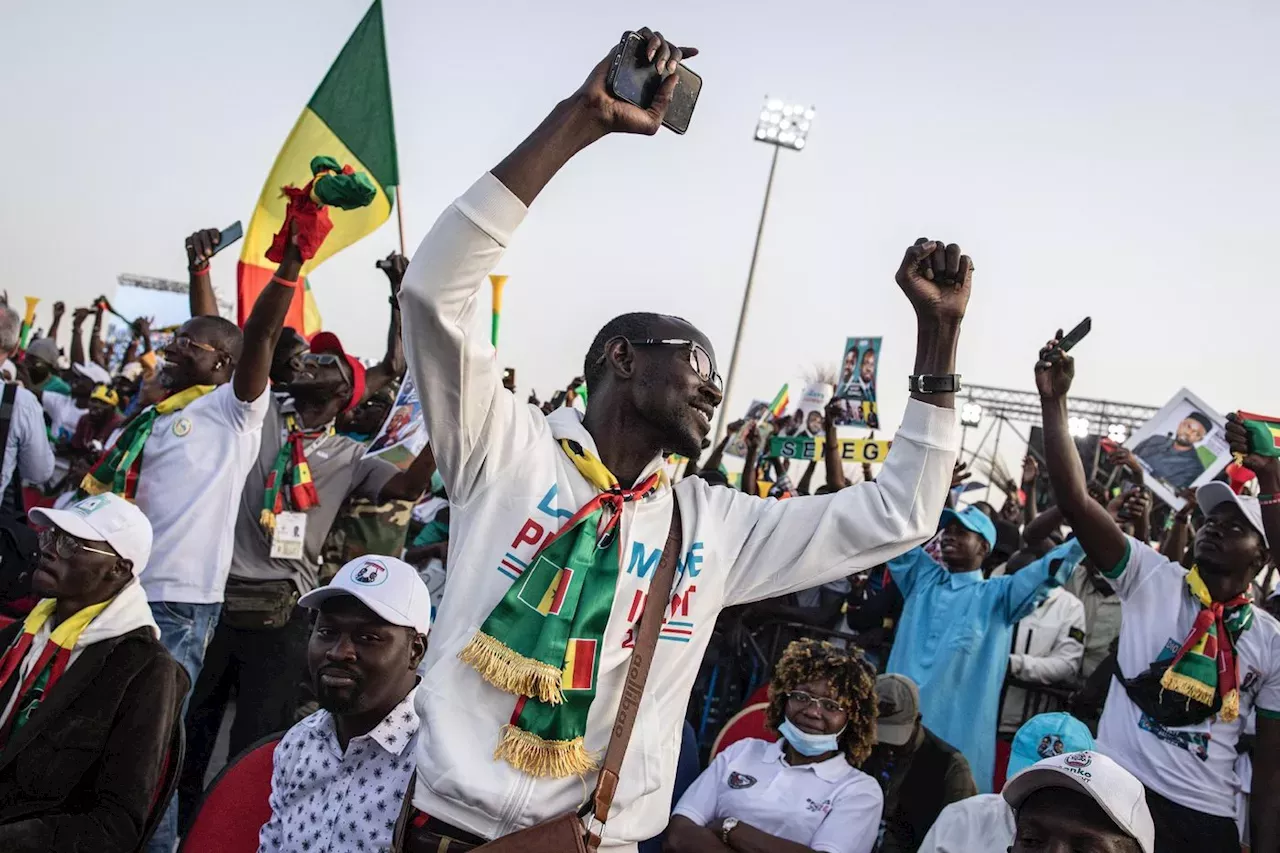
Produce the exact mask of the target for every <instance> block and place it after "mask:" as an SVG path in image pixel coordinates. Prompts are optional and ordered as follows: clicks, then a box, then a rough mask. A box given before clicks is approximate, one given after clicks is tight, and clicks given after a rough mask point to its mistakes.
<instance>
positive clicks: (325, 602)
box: [258, 555, 431, 853]
mask: <svg viewBox="0 0 1280 853" xmlns="http://www.w3.org/2000/svg"><path fill="white" fill-rule="evenodd" d="M301 603H302V605H303V606H304V607H308V608H311V609H313V610H318V611H319V615H318V616H317V618H316V624H315V627H314V628H313V629H312V631H311V637H310V640H309V641H308V643H307V667H308V669H309V670H310V674H311V681H312V686H313V688H314V690H315V694H316V697H317V698H318V699H319V701H320V708H321V710H319V711H316V712H315V713H314V714H312V715H311V716H309V717H307V718H306V719H304V720H302V721H301V722H300V723H298V724H297V725H296V726H294V727H293V728H291V729H289V731H288V732H287V733H286V734H285V736H284V737H283V738H282V739H281V740H280V743H279V744H278V745H277V746H276V750H275V756H274V759H273V761H274V770H273V772H272V775H271V817H270V819H269V820H268V821H267V822H266V824H264V825H263V827H262V831H261V832H260V833H259V835H258V851H259V853H296V851H299V850H335V851H336V850H353V851H354V850H368V851H375V850H389V849H390V848H391V836H392V830H393V828H394V826H395V822H396V816H397V815H398V814H399V812H400V804H401V802H402V801H403V799H404V796H405V792H406V790H407V789H408V787H409V779H410V777H411V776H412V775H413V746H414V743H415V742H416V740H417V734H418V714H417V712H416V711H415V710H414V707H413V700H414V695H415V694H416V692H417V690H416V684H417V676H416V671H417V668H418V664H419V663H421V661H422V656H423V654H424V652H425V651H426V642H427V632H428V631H429V630H430V620H431V596H430V594H429V593H428V592H427V587H426V584H424V583H423V582H422V581H421V579H419V578H418V573H417V572H416V571H414V569H413V567H412V566H410V565H409V564H408V563H404V562H402V561H400V560H397V559H395V558H394V557H380V556H376V555H369V556H365V557H361V558H359V559H357V560H353V561H351V562H350V563H348V564H347V565H345V566H343V567H342V568H341V569H340V570H339V571H338V574H337V575H336V576H335V577H334V579H333V581H332V583H330V584H329V585H328V586H326V587H322V588H320V589H317V590H315V591H313V592H311V593H308V594H307V595H306V596H304V597H303V598H302V602H301Z"/></svg>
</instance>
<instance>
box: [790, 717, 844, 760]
mask: <svg viewBox="0 0 1280 853" xmlns="http://www.w3.org/2000/svg"><path fill="white" fill-rule="evenodd" d="M843 733H844V729H841V730H840V731H838V732H836V733H835V734H833V735H811V734H809V733H808V732H802V731H800V729H798V728H796V727H795V726H794V725H793V724H792V722H791V721H790V720H788V719H786V718H783V720H782V725H780V726H778V734H780V735H782V736H783V737H784V738H786V741H787V743H789V744H791V746H792V748H794V749H795V751H796V752H798V753H800V754H801V755H803V756H805V757H807V758H814V757H816V756H819V755H822V754H823V753H827V752H836V751H837V750H839V749H840V746H839V740H840V735H841V734H843Z"/></svg>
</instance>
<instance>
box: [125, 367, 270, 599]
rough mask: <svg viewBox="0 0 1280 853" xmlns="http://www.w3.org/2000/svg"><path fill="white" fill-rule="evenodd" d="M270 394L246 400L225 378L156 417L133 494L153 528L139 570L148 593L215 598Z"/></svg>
mask: <svg viewBox="0 0 1280 853" xmlns="http://www.w3.org/2000/svg"><path fill="white" fill-rule="evenodd" d="M270 401H271V396H270V394H269V393H268V392H267V391H263V392H262V394H260V395H259V396H258V399H257V400H254V401H253V402H252V403H246V402H244V401H243V400H240V399H239V398H237V397H236V394H235V390H234V389H233V388H232V387H231V383H227V384H225V385H220V386H218V387H217V388H216V389H214V390H213V391H211V392H209V393H208V394H205V395H204V396H203V397H200V398H199V399H197V400H195V401H194V402H192V403H190V404H188V405H187V406H186V407H185V408H182V409H179V410H178V411H176V412H172V413H170V414H167V415H161V416H160V417H158V418H156V422H155V426H154V427H153V429H152V430H151V437H150V438H148V439H147V446H146V449H144V450H143V452H142V468H141V471H140V472H139V474H138V494H137V504H138V508H139V509H141V510H142V511H143V512H144V513H146V516H147V518H148V519H149V520H150V521H151V529H152V530H153V531H154V532H155V540H154V541H153V542H152V545H151V560H150V561H149V562H148V563H147V571H146V573H145V574H143V575H142V578H141V580H142V586H143V588H144V589H145V590H146V592H147V598H148V599H149V600H150V601H152V602H156V601H177V602H185V603H189V604H217V603H218V602H221V601H222V592H223V588H224V587H225V586H226V584H227V573H228V572H229V571H230V569H231V549H232V535H233V533H234V530H235V522H236V513H237V512H238V511H239V509H240V493H241V491H243V489H244V481H245V477H246V476H248V473H249V468H250V466H252V465H253V463H254V460H256V459H257V458H258V448H259V446H260V445H261V443H262V420H263V418H264V417H265V416H266V413H267V407H268V405H269V403H270Z"/></svg>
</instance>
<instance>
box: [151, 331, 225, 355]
mask: <svg viewBox="0 0 1280 853" xmlns="http://www.w3.org/2000/svg"><path fill="white" fill-rule="evenodd" d="M164 348H165V349H166V350H170V349H171V350H173V351H174V352H182V351H183V350H191V349H200V350H204V351H205V352H220V350H219V349H218V348H217V347H215V346H211V345H210V344H206V343H201V342H200V341H193V340H191V338H189V337H187V336H186V335H178V337H176V338H174V339H173V340H171V341H169V343H167V344H165V347H164Z"/></svg>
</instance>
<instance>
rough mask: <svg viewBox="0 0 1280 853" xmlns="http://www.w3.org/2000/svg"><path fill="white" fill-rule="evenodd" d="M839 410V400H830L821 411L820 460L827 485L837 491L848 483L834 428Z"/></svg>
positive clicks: (837, 433) (838, 436) (836, 432)
mask: <svg viewBox="0 0 1280 853" xmlns="http://www.w3.org/2000/svg"><path fill="white" fill-rule="evenodd" d="M839 411H840V401H839V400H832V401H831V402H830V403H827V408H826V409H825V410H824V411H823V413H822V427H823V438H822V462H823V464H824V465H825V466H826V473H827V486H828V487H830V488H831V489H832V490H833V491H839V490H840V489H843V488H845V487H846V486H848V485H849V481H848V480H847V479H845V476H844V465H843V464H841V462H840V432H839V430H838V429H836V415H837V414H838V413H839Z"/></svg>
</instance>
